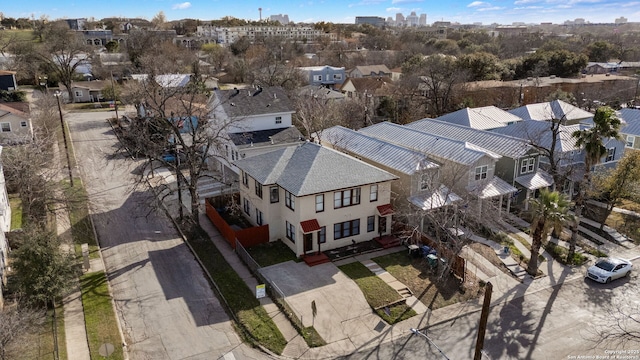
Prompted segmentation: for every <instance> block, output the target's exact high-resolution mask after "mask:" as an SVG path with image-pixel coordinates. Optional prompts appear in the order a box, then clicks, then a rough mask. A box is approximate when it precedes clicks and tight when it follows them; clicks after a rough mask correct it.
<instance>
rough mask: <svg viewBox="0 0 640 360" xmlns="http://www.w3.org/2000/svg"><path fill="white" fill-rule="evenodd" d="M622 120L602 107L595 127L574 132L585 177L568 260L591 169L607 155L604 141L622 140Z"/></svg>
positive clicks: (597, 115)
mask: <svg viewBox="0 0 640 360" xmlns="http://www.w3.org/2000/svg"><path fill="white" fill-rule="evenodd" d="M620 124H621V121H620V118H618V116H617V115H616V112H615V111H614V110H613V109H612V108H610V107H608V106H601V107H599V108H598V109H597V110H596V113H595V115H594V116H593V126H591V127H590V128H587V129H584V130H577V131H574V132H573V134H572V136H573V137H574V138H575V139H576V146H578V147H581V148H583V149H584V152H585V159H584V167H585V169H584V176H583V179H582V183H581V184H580V191H578V196H577V197H576V199H575V202H576V210H575V214H576V216H575V221H574V223H573V224H572V226H571V241H570V242H569V254H568V255H567V260H568V261H571V259H573V255H574V254H575V251H576V241H577V239H578V224H579V223H580V216H582V210H583V209H584V203H585V200H586V199H585V197H586V191H587V188H588V186H589V184H590V183H591V167H592V166H594V165H597V164H598V163H599V162H600V159H602V157H603V156H605V155H606V154H607V148H606V147H605V146H604V140H603V139H617V140H620V139H621V135H620V132H619V131H620Z"/></svg>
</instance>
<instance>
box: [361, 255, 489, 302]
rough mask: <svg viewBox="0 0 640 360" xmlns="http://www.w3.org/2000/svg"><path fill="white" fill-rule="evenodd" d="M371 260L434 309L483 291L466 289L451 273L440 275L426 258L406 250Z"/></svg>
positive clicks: (472, 296) (471, 297)
mask: <svg viewBox="0 0 640 360" xmlns="http://www.w3.org/2000/svg"><path fill="white" fill-rule="evenodd" d="M372 260H373V261H375V262H376V263H377V264H378V265H380V266H381V267H383V268H384V269H385V270H387V271H388V272H389V273H390V274H391V275H393V277H395V278H396V279H398V281H400V282H401V283H403V284H405V285H406V286H407V287H408V288H409V290H411V291H412V292H413V294H414V295H415V296H416V297H417V298H418V299H420V301H422V303H423V304H425V305H426V306H427V307H428V308H429V309H431V310H435V309H439V308H442V307H445V306H447V305H451V304H455V303H458V302H463V301H467V300H470V299H474V298H477V297H478V296H479V295H480V294H481V293H482V291H481V289H480V288H477V289H467V290H466V291H465V289H463V288H462V287H461V285H460V282H459V280H458V279H457V278H456V277H455V276H453V275H452V274H447V275H445V276H444V277H443V278H439V276H438V274H437V273H436V272H433V271H432V270H431V268H430V267H429V265H428V264H427V262H426V261H425V260H424V259H414V258H411V257H409V256H407V254H406V253H405V252H397V253H394V254H389V255H384V256H380V257H377V258H373V259H372Z"/></svg>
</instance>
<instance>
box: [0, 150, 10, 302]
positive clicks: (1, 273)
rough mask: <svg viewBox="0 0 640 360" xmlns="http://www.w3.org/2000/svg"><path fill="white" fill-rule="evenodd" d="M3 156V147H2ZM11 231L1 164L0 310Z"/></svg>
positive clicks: (7, 198)
mask: <svg viewBox="0 0 640 360" xmlns="http://www.w3.org/2000/svg"><path fill="white" fill-rule="evenodd" d="M0 154H2V147H0ZM10 230H11V206H10V205H9V196H8V194H7V187H6V184H5V180H4V168H3V165H2V163H0V309H2V306H3V294H2V289H3V288H4V287H5V285H7V274H6V269H7V262H8V259H9V243H8V241H7V237H6V233H7V232H9V231H10Z"/></svg>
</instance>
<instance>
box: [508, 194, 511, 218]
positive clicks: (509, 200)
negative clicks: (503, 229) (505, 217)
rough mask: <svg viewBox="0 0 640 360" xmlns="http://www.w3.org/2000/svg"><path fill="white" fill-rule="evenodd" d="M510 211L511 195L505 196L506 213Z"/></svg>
mask: <svg viewBox="0 0 640 360" xmlns="http://www.w3.org/2000/svg"><path fill="white" fill-rule="evenodd" d="M509 213H511V196H509V197H508V198H507V214H509Z"/></svg>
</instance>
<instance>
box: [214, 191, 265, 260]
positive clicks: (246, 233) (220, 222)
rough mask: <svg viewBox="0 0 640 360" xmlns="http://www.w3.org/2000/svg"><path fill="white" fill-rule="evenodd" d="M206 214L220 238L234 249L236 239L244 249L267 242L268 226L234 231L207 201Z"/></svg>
mask: <svg viewBox="0 0 640 360" xmlns="http://www.w3.org/2000/svg"><path fill="white" fill-rule="evenodd" d="M206 212H207V217H208V218H209V220H211V222H212V223H213V225H214V226H215V227H216V228H217V229H218V231H220V234H221V235H222V237H223V238H225V240H227V242H228V243H229V245H231V247H232V248H234V249H235V248H236V239H238V241H239V242H240V243H241V244H242V246H244V247H252V246H255V245H258V244H263V243H267V242H269V225H262V226H254V227H250V228H246V229H238V230H235V229H233V228H232V227H231V226H230V225H229V224H227V222H226V221H225V220H224V219H223V218H222V216H221V215H220V214H219V213H218V211H217V210H216V208H215V207H214V206H213V205H212V204H211V203H210V202H209V201H206Z"/></svg>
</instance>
